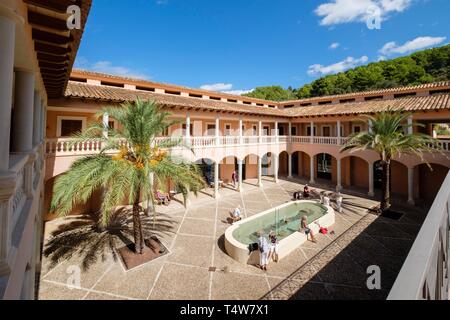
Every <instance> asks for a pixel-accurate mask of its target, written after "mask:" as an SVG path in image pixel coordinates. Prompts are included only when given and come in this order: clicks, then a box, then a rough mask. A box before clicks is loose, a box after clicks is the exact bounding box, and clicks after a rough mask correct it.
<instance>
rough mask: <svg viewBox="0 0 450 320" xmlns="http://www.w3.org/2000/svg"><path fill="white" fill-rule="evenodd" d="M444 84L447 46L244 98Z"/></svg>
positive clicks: (449, 61)
mask: <svg viewBox="0 0 450 320" xmlns="http://www.w3.org/2000/svg"><path fill="white" fill-rule="evenodd" d="M446 80H450V45H447V46H443V47H440V48H434V49H428V50H424V51H419V52H416V53H413V54H411V55H410V56H406V57H401V58H397V59H393V60H387V61H380V62H375V63H370V64H368V65H366V66H362V67H357V68H355V69H351V70H348V71H345V72H341V73H338V74H334V75H329V76H325V77H322V78H320V79H317V80H315V81H313V82H312V83H310V84H307V85H305V86H303V87H301V88H299V89H293V88H291V87H289V88H287V89H284V88H282V87H281V86H269V87H259V88H256V89H255V90H254V91H252V92H251V93H248V94H245V96H248V97H254V98H260V99H268V100H275V101H285V100H292V99H301V98H310V97H318V96H325V95H334V94H343V93H352V92H358V91H367V90H373V89H384V88H392V87H398V86H406V85H418V84H423V83H430V82H436V81H446Z"/></svg>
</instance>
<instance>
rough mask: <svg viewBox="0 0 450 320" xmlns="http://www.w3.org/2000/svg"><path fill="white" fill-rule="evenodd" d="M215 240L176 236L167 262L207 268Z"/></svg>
mask: <svg viewBox="0 0 450 320" xmlns="http://www.w3.org/2000/svg"><path fill="white" fill-rule="evenodd" d="M214 242H215V240H214V239H213V238H211V239H209V238H205V237H198V236H186V235H178V236H177V238H176V240H175V244H174V246H173V248H172V249H171V255H170V256H169V257H168V260H169V261H172V262H176V263H181V264H188V265H193V266H199V267H204V268H209V267H210V264H211V254H212V247H213V243H214Z"/></svg>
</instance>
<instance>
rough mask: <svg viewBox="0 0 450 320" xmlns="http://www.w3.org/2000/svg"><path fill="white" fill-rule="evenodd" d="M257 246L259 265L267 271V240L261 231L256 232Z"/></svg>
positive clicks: (268, 248) (268, 249)
mask: <svg viewBox="0 0 450 320" xmlns="http://www.w3.org/2000/svg"><path fill="white" fill-rule="evenodd" d="M258 235H259V238H258V246H259V266H260V268H261V269H262V270H264V271H267V265H268V264H269V251H270V247H269V242H268V241H267V238H266V237H265V235H264V232H263V231H260V232H259V233H258Z"/></svg>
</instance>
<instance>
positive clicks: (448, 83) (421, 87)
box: [280, 81, 450, 105]
mask: <svg viewBox="0 0 450 320" xmlns="http://www.w3.org/2000/svg"><path fill="white" fill-rule="evenodd" d="M442 88H450V81H442V82H433V83H425V84H420V85H416V86H405V87H395V88H387V89H379V90H371V91H361V92H354V93H345V94H337V95H330V96H320V97H313V98H305V99H299V100H290V101H283V102H281V103H280V104H281V105H289V104H293V103H308V102H312V101H319V100H334V99H348V98H355V97H361V96H363V97H366V96H376V95H384V94H389V93H392V94H395V93H405V92H409V91H411V92H414V91H418V90H433V89H442Z"/></svg>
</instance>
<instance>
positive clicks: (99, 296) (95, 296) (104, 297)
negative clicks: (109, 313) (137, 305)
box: [84, 292, 131, 301]
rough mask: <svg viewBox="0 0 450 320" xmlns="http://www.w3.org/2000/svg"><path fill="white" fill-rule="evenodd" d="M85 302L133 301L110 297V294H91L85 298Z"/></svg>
mask: <svg viewBox="0 0 450 320" xmlns="http://www.w3.org/2000/svg"><path fill="white" fill-rule="evenodd" d="M84 300H99V301H102V300H106V301H112V300H131V299H127V298H125V297H122V296H120V297H118V296H113V295H109V294H105V293H99V292H90V293H89V294H88V295H87V296H86V297H85V298H84Z"/></svg>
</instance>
